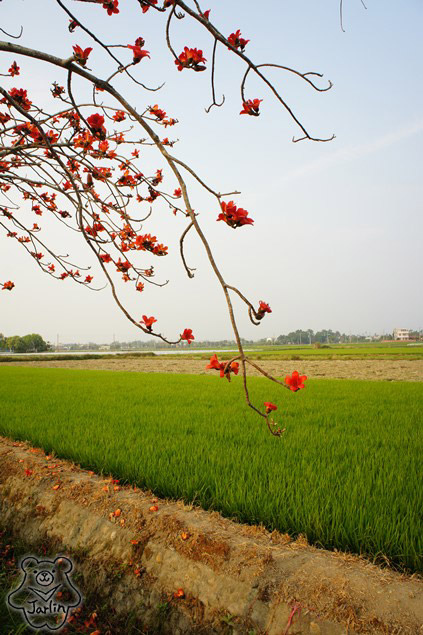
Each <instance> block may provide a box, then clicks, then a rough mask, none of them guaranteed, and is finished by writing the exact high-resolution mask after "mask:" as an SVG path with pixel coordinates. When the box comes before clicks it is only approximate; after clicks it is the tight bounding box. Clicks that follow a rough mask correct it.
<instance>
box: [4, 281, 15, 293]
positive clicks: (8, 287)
mask: <svg viewBox="0 0 423 635" xmlns="http://www.w3.org/2000/svg"><path fill="white" fill-rule="evenodd" d="M14 286H15V283H14V282H12V281H11V280H8V281H7V282H3V287H2V291H11V290H12V289H13V288H14Z"/></svg>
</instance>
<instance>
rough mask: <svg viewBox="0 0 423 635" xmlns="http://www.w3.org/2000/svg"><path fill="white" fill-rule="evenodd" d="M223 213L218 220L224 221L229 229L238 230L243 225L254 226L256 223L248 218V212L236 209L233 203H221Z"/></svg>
mask: <svg viewBox="0 0 423 635" xmlns="http://www.w3.org/2000/svg"><path fill="white" fill-rule="evenodd" d="M221 207H222V213H221V214H219V216H218V217H217V220H218V221H219V220H223V221H224V222H225V223H226V224H227V225H229V227H233V228H234V229H236V228H237V227H241V225H252V224H253V223H254V221H253V219H252V218H248V212H247V210H245V209H242V207H239V208H238V207H236V205H235V203H234V202H233V201H229V203H225V202H223V203H221Z"/></svg>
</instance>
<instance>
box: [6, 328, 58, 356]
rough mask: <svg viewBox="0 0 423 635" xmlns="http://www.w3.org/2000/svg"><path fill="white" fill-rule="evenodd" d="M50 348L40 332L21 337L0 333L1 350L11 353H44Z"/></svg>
mask: <svg viewBox="0 0 423 635" xmlns="http://www.w3.org/2000/svg"><path fill="white" fill-rule="evenodd" d="M48 350H49V345H48V344H47V342H45V341H44V340H43V338H42V337H41V335H38V333H30V334H29V335H24V336H23V337H20V336H19V335H12V336H11V337H5V336H4V335H3V333H0V351H1V352H3V353H4V352H10V353H42V352H44V351H48Z"/></svg>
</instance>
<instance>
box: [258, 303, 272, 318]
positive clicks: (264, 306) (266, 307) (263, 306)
mask: <svg viewBox="0 0 423 635" xmlns="http://www.w3.org/2000/svg"><path fill="white" fill-rule="evenodd" d="M271 312H272V309H271V308H270V306H269V305H268V304H266V302H263V300H260V304H259V308H258V310H257V312H256V317H257V319H258V320H262V319H263V318H264V316H265V314H266V313H271Z"/></svg>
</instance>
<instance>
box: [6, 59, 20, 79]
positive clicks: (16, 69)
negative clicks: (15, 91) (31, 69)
mask: <svg viewBox="0 0 423 635" xmlns="http://www.w3.org/2000/svg"><path fill="white" fill-rule="evenodd" d="M20 70H21V69H20V68H19V66H18V65H17V63H16V62H13V64H12V66H11V67H10V68H9V70H8V71H7V72H8V73H9V74H10V76H11V77H15V75H19V73H20Z"/></svg>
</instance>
